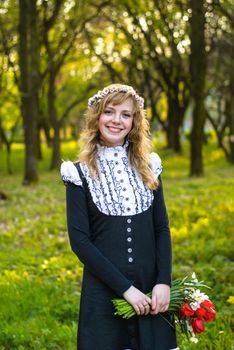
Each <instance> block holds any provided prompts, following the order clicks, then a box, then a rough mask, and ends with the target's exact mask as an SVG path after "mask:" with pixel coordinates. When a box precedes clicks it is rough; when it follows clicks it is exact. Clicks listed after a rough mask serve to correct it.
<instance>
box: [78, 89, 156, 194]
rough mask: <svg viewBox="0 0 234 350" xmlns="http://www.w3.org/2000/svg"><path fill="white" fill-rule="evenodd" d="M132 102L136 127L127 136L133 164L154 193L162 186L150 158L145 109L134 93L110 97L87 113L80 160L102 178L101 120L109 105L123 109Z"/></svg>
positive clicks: (129, 157) (129, 156) (114, 93)
mask: <svg viewBox="0 0 234 350" xmlns="http://www.w3.org/2000/svg"><path fill="white" fill-rule="evenodd" d="M110 86H113V85H110ZM129 98H131V99H132V101H133V126H132V129H131V130H130V132H129V133H128V136H127V139H128V142H129V146H128V159H129V163H130V164H131V166H133V167H135V168H136V170H137V171H138V173H139V175H140V177H141V179H142V181H143V182H144V184H145V185H146V186H147V187H148V188H149V189H151V190H153V189H155V188H156V187H157V186H158V179H157V178H156V176H155V174H154V173H153V170H152V166H151V161H150V157H149V152H150V148H151V140H150V128H149V123H148V121H147V119H146V117H145V111H144V109H142V108H140V106H139V104H138V103H137V101H136V99H135V98H134V96H132V94H131V93H130V92H120V91H117V92H113V93H110V94H108V95H107V96H105V97H104V98H103V99H101V100H100V102H98V103H97V104H94V105H93V106H92V107H91V108H89V109H88V110H87V112H86V115H85V116H86V120H85V121H86V123H85V128H84V130H83V132H82V135H81V137H82V140H83V142H84V143H83V144H84V146H83V150H82V151H81V153H80V155H79V160H80V161H82V162H84V163H85V164H86V165H87V166H88V168H89V170H90V172H91V175H92V176H94V177H95V176H99V175H100V174H99V170H98V166H97V162H96V155H97V143H101V142H100V133H99V129H98V119H99V116H100V115H101V114H102V113H103V111H104V109H105V108H106V106H107V105H108V104H110V103H112V104H113V105H119V104H122V103H123V102H124V101H126V100H127V99H129Z"/></svg>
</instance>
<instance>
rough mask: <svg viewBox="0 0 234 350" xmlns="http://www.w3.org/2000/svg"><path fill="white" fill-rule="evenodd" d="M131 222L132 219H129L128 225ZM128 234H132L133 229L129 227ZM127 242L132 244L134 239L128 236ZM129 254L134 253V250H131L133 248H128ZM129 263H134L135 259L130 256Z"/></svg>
mask: <svg viewBox="0 0 234 350" xmlns="http://www.w3.org/2000/svg"><path fill="white" fill-rule="evenodd" d="M131 222H132V219H127V223H128V224H131ZM127 232H128V233H130V232H132V229H131V227H127ZM127 242H128V243H131V242H132V237H129V236H128V237H127ZM127 252H128V253H132V248H131V247H128V248H127ZM128 262H130V263H132V262H133V258H132V257H131V256H129V258H128Z"/></svg>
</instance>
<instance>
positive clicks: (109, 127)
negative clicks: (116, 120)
mask: <svg viewBox="0 0 234 350" xmlns="http://www.w3.org/2000/svg"><path fill="white" fill-rule="evenodd" d="M107 129H108V130H109V131H110V132H111V133H113V134H118V133H120V132H121V131H122V130H123V129H121V128H117V127H114V126H107Z"/></svg>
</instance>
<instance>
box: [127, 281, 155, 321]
mask: <svg viewBox="0 0 234 350" xmlns="http://www.w3.org/2000/svg"><path fill="white" fill-rule="evenodd" d="M123 297H124V299H125V300H127V302H128V303H129V304H131V305H132V307H133V308H134V310H135V311H136V314H137V315H148V314H149V312H150V305H151V299H150V298H149V297H148V296H147V295H145V294H144V293H142V292H141V291H140V290H139V289H137V288H135V287H134V286H131V287H130V288H128V289H127V290H126V292H124V293H123Z"/></svg>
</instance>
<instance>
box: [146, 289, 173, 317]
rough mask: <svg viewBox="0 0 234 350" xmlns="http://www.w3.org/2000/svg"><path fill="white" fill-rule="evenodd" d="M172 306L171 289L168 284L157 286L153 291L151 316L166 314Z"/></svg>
mask: <svg viewBox="0 0 234 350" xmlns="http://www.w3.org/2000/svg"><path fill="white" fill-rule="evenodd" d="M169 304H170V287H169V286H168V285H167V284H156V285H155V286H154V288H153V290H152V300H151V309H150V314H151V315H157V314H158V313H159V312H166V311H167V310H168V308H169Z"/></svg>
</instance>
